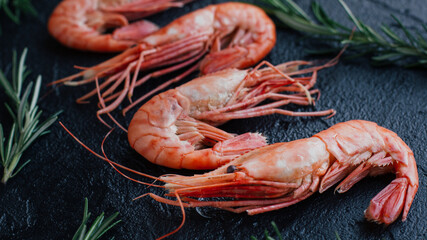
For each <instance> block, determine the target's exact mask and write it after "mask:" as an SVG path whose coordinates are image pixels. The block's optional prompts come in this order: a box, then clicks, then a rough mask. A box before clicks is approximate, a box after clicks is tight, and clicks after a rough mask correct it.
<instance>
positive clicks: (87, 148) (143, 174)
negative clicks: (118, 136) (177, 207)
mask: <svg viewBox="0 0 427 240" xmlns="http://www.w3.org/2000/svg"><path fill="white" fill-rule="evenodd" d="M59 124H60V125H61V126H62V128H64V130H65V131H66V132H67V133H68V134H70V136H71V137H72V138H74V140H76V141H77V142H78V143H79V144H80V145H81V146H82V147H84V148H86V150H88V151H89V152H90V153H92V154H93V155H95V156H96V157H98V158H100V159H102V160H104V161H106V162H108V163H109V164H110V165H112V166H113V168H114V169H115V170H116V171H117V172H119V173H120V174H121V175H123V176H124V177H126V178H128V179H130V180H132V181H135V182H138V183H141V184H144V185H149V186H155V187H160V188H164V186H159V185H155V184H150V183H146V182H142V181H138V180H136V179H133V178H131V177H129V176H127V175H126V174H124V173H122V172H120V171H119V170H118V169H117V168H116V167H119V168H121V169H124V170H126V171H129V172H131V173H135V174H137V175H140V176H143V177H147V178H151V179H154V180H160V181H162V182H165V181H164V180H161V179H159V178H157V177H154V176H151V175H148V174H145V173H142V172H138V171H136V170H133V169H131V168H128V167H125V166H123V165H121V164H119V163H116V162H114V161H111V160H110V159H108V158H107V157H106V156H105V153H104V150H103V146H101V148H102V151H103V154H104V156H105V157H103V156H101V155H99V154H98V153H96V152H95V151H94V150H92V149H90V148H89V147H88V146H86V145H85V144H84V143H83V142H82V141H80V140H79V139H78V138H77V137H76V136H74V134H73V133H71V131H70V130H68V129H67V128H66V127H65V125H64V124H63V123H62V122H61V121H60V122H59ZM113 130H114V129H112V130H110V131H109V132H108V133H107V135H106V136H105V138H104V140H103V141H102V144H104V141H105V139H106V138H107V137H108V135H109V134H110V133H111V132H112V131H113ZM114 166H116V167H114Z"/></svg>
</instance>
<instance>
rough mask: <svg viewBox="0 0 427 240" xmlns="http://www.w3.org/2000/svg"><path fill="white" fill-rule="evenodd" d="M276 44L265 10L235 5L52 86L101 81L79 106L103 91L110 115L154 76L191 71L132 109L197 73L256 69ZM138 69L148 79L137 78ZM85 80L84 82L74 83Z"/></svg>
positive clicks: (195, 17) (173, 27)
mask: <svg viewBox="0 0 427 240" xmlns="http://www.w3.org/2000/svg"><path fill="white" fill-rule="evenodd" d="M275 42H276V32H275V26H274V23H273V22H272V21H271V19H270V18H269V17H268V16H267V15H266V14H265V12H264V11H263V10H261V9H260V8H258V7H255V6H253V5H249V4H244V3H233V2H231V3H222V4H217V5H210V6H208V7H205V8H203V9H199V10H197V11H194V12H192V13H189V14H187V15H184V16H182V17H180V18H178V19H176V20H174V21H173V22H172V23H170V24H169V25H167V26H165V27H164V28H161V29H160V30H159V31H157V32H154V33H153V34H150V35H149V36H147V37H145V38H143V39H142V40H140V42H139V44H138V45H137V46H135V47H132V48H130V49H128V50H126V51H125V52H123V53H121V54H120V55H118V56H116V57H114V58H112V59H110V60H108V61H105V62H103V63H101V64H98V65H96V66H93V67H90V68H87V69H84V70H82V71H81V72H79V73H77V74H74V75H72V76H69V77H66V78H63V79H60V80H58V81H55V82H53V83H51V84H58V83H64V84H66V85H70V86H77V85H82V84H87V83H91V82H95V81H97V80H99V81H100V85H99V88H98V89H94V90H93V91H91V92H89V93H87V94H85V95H84V96H82V97H81V98H79V99H78V100H77V102H79V103H84V102H87V100H88V99H89V98H91V97H92V96H94V95H96V94H97V92H98V91H99V95H100V97H99V98H100V106H101V108H102V109H100V110H99V111H98V114H106V113H109V112H111V111H113V110H114V109H116V108H117V107H118V105H119V104H120V103H121V102H122V101H123V100H124V99H125V97H126V95H127V97H128V99H129V101H130V102H132V96H133V91H134V88H135V87H137V86H140V85H142V84H143V83H144V82H146V81H147V80H149V79H150V78H156V77H159V76H163V75H165V74H168V73H171V72H174V71H177V70H180V69H183V68H186V67H188V69H187V70H185V71H184V72H183V73H181V74H179V75H177V76H176V77H174V78H173V79H172V80H170V81H167V82H166V83H163V84H162V85H161V86H159V87H158V88H157V89H154V90H153V91H151V92H150V93H148V94H146V95H144V96H143V97H141V98H139V99H138V100H136V101H135V102H133V104H132V105H131V106H135V105H136V104H137V103H139V102H141V101H143V100H144V99H146V98H147V97H149V96H151V95H152V94H154V93H156V92H157V91H159V90H161V89H163V88H165V87H166V86H168V85H169V84H171V83H173V82H176V81H179V80H181V79H182V78H184V77H185V76H187V75H189V74H190V73H192V72H194V71H196V70H197V69H200V71H201V73H202V74H206V73H211V72H215V71H218V70H222V69H225V68H231V67H235V68H240V69H243V68H246V67H249V66H252V65H254V64H256V63H257V62H259V61H260V60H261V59H262V58H264V57H265V56H266V55H267V54H268V53H269V52H270V50H271V49H272V48H273V46H274V44H275ZM139 71H144V72H145V74H146V75H144V76H143V77H141V78H139V79H138V72H139ZM132 73H134V74H133V77H132V78H131V74H132ZM80 77H83V80H79V81H75V80H76V79H78V78H80ZM120 86H122V87H121V89H120ZM107 103H108V104H109V105H107ZM128 109H129V108H127V110H128ZM125 112H126V111H124V112H123V113H125Z"/></svg>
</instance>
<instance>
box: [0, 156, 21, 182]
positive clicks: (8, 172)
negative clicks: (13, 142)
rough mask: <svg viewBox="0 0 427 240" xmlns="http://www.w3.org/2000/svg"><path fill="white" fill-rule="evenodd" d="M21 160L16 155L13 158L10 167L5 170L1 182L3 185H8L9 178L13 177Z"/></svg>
mask: <svg viewBox="0 0 427 240" xmlns="http://www.w3.org/2000/svg"><path fill="white" fill-rule="evenodd" d="M19 159H20V156H19V155H15V156H14V157H13V160H12V162H11V163H10V164H9V165H8V167H5V168H4V171H3V178H2V179H1V182H2V183H3V184H6V182H7V180H9V178H10V177H11V176H12V173H13V171H14V170H15V168H16V166H17V165H18V162H19Z"/></svg>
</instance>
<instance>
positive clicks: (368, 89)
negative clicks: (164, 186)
mask: <svg viewBox="0 0 427 240" xmlns="http://www.w3.org/2000/svg"><path fill="white" fill-rule="evenodd" d="M33 2H34V4H35V7H36V8H37V10H38V11H39V16H38V17H37V18H24V19H23V24H21V25H20V26H16V25H14V24H12V23H11V22H10V21H9V20H7V19H5V17H4V16H3V14H2V16H1V17H0V22H1V25H2V27H3V35H2V36H0V46H1V54H0V56H1V57H0V67H1V69H10V66H11V65H10V59H11V56H12V50H13V49H16V50H18V51H19V52H21V51H22V49H23V48H24V47H29V53H28V54H29V56H28V61H27V63H28V65H29V67H30V68H31V70H32V71H33V75H32V76H33V77H34V76H35V74H42V75H43V83H45V84H47V83H48V82H50V81H53V80H55V79H58V78H60V77H64V76H67V75H69V74H72V73H74V72H76V71H75V70H74V69H73V67H72V66H73V65H74V64H77V65H85V66H89V65H93V64H95V63H98V62H100V61H101V60H104V59H107V58H108V57H110V56H112V55H108V54H93V53H84V52H78V51H75V50H71V49H68V48H65V47H63V46H61V45H59V44H58V43H57V42H56V41H55V40H53V39H52V38H51V37H50V36H49V35H48V32H47V30H46V22H47V19H48V17H49V14H50V12H51V11H52V10H53V8H54V6H55V5H56V4H57V2H59V1H49V0H39V1H33ZM217 2H221V1H197V2H194V3H191V4H189V5H187V6H185V7H184V8H182V9H172V10H170V11H168V12H167V13H161V14H158V15H156V16H155V17H152V18H150V19H152V20H153V21H155V22H157V23H159V24H161V25H164V24H166V23H168V22H169V21H171V20H172V19H174V18H176V17H178V16H181V15H183V14H185V13H187V12H190V11H192V10H195V9H198V8H200V7H203V6H206V5H208V4H210V3H217ZM298 2H301V5H302V6H303V8H304V9H305V10H308V9H309V8H308V7H309V1H308V0H305V1H298ZM347 2H348V5H349V6H350V7H351V9H353V11H354V13H355V14H356V16H360V18H361V19H362V20H364V21H366V23H368V24H369V25H373V26H378V25H379V24H380V23H386V24H391V23H392V20H391V18H390V17H389V15H390V14H395V15H396V16H398V17H399V18H401V19H402V21H403V23H404V24H405V25H409V26H419V25H420V24H419V23H420V22H424V23H427V16H426V13H427V5H426V4H425V2H424V1H416V0H410V1H403V0H401V1H385V0H381V1H380V0H369V1H355V0H353V1H350V0H348V1H347ZM423 2H424V3H423ZM321 4H322V5H323V6H325V9H326V11H327V12H329V13H330V14H331V15H332V16H333V17H336V18H339V19H347V18H346V17H345V14H344V11H343V10H342V9H341V8H340V7H339V5H338V3H337V1H326V0H324V1H321ZM347 23H348V24H350V23H349V22H347ZM309 46H312V45H311V43H310V41H309V40H307V39H304V38H302V35H300V34H298V33H295V32H294V31H291V30H283V29H279V30H278V42H277V45H276V46H275V48H274V49H273V51H272V52H271V54H270V55H269V56H268V57H267V59H268V60H269V61H271V62H272V63H274V64H278V63H281V62H284V61H287V60H294V59H313V58H314V57H310V56H307V55H305V54H304V49H305V48H307V47H309ZM368 62H369V61H368V59H367V58H362V59H360V60H358V61H351V62H350V61H346V62H341V63H339V64H338V65H337V66H335V67H333V68H330V69H326V70H323V71H321V72H320V74H319V81H318V84H317V87H318V88H319V89H320V90H321V91H322V98H321V100H320V101H319V102H318V103H317V106H316V109H319V110H321V109H327V108H335V109H336V110H337V112H338V113H337V115H336V116H335V117H333V118H332V119H328V120H323V119H319V118H290V117H284V116H267V117H260V118H256V119H246V120H239V121H231V122H229V123H227V124H226V125H224V126H223V129H225V130H227V131H230V132H235V133H243V132H246V131H259V132H262V133H264V134H265V135H266V136H268V138H269V140H270V142H281V141H291V140H295V139H300V138H305V137H310V136H311V135H313V134H314V133H317V132H319V131H321V130H324V129H326V128H328V127H329V126H332V125H333V124H335V123H338V122H342V121H347V120H351V119H365V120H371V121H375V122H377V123H379V124H380V125H382V126H384V127H386V128H389V129H391V130H393V131H395V132H396V133H397V134H398V135H399V136H401V138H402V139H403V140H404V141H405V142H406V143H407V144H408V145H409V146H410V147H411V148H412V149H413V151H414V154H415V157H416V159H417V162H418V171H419V177H420V188H419V191H418V194H417V195H416V197H415V200H414V203H413V205H412V209H411V211H410V213H409V217H408V220H407V221H406V222H401V221H400V220H399V221H397V222H396V223H394V224H392V225H391V226H389V227H387V228H385V227H383V226H380V225H376V224H373V223H369V222H367V221H366V220H365V219H364V217H363V211H364V209H365V208H366V207H367V205H368V203H369V200H370V199H371V198H372V197H373V196H375V194H377V193H378V192H379V191H380V190H381V189H383V188H384V187H385V186H386V185H387V184H388V183H389V182H390V181H391V180H392V179H393V178H394V176H393V175H387V176H380V177H376V178H368V179H365V180H363V181H361V182H360V183H358V184H357V185H356V186H355V187H353V188H352V189H351V190H350V191H349V192H347V193H345V194H341V195H340V194H334V193H333V191H332V190H329V191H327V192H325V193H324V194H315V195H314V196H312V197H311V198H309V199H307V200H305V201H303V202H301V203H299V204H297V205H294V206H291V207H288V208H286V209H281V210H278V211H275V212H270V213H266V214H262V215H258V216H247V215H246V214H233V213H229V212H224V211H218V210H212V209H199V210H195V209H189V210H187V211H186V213H187V220H186V223H185V226H184V227H183V228H182V229H181V230H180V231H179V232H178V233H177V234H175V235H173V236H172V237H171V239H249V237H250V236H251V235H253V236H256V237H257V238H259V239H263V238H264V237H263V232H264V229H270V230H271V225H270V222H271V221H275V222H276V224H277V225H278V226H279V229H280V231H281V232H282V234H283V236H284V237H285V239H305V238H307V239H335V231H336V232H338V233H339V234H340V236H341V237H342V239H427V230H426V226H427V224H426V215H425V211H426V209H427V206H426V204H427V200H426V193H427V189H426V185H425V182H426V180H427V177H426V174H427V166H426V164H427V152H426V147H425V146H426V142H427V124H426V123H427V121H426V117H427V104H426V99H427V78H426V71H425V70H408V69H403V68H400V67H396V66H389V67H383V68H374V67H372V66H370V65H369V63H368ZM154 86H156V83H151V84H150V85H147V87H148V88H147V89H149V88H153V87H154ZM89 89H90V87H89V86H87V87H81V88H65V87H62V88H55V89H54V91H53V92H51V93H50V94H48V95H47V97H46V98H44V99H43V100H42V101H41V102H40V107H41V109H43V111H44V112H45V113H46V115H47V114H51V113H53V112H55V111H57V110H60V109H62V110H63V111H64V112H63V113H62V114H61V116H60V120H61V121H62V122H64V123H65V124H66V125H67V126H68V127H69V128H70V129H71V130H72V131H73V132H74V133H75V134H76V135H77V136H79V137H80V138H81V140H83V141H84V142H85V143H87V145H89V146H90V147H92V148H94V149H97V150H99V147H100V144H101V141H102V138H103V136H104V135H105V134H106V132H107V129H106V128H105V127H104V126H103V125H101V124H100V123H99V122H98V121H97V119H96V117H95V115H94V114H95V111H96V106H95V105H94V104H89V105H78V104H76V103H75V102H74V99H76V98H77V97H79V96H80V95H81V94H82V93H84V92H86V91H87V90H89ZM43 91H44V92H48V91H49V88H47V87H44V89H43ZM145 91H146V90H145ZM142 92H144V90H140V91H139V93H140V94H142ZM4 100H5V96H4V94H0V102H4ZM300 110H305V109H300ZM0 113H1V114H0V120H1V122H2V123H5V124H6V125H10V121H9V120H8V119H9V116H8V115H7V113H6V111H5V108H4V106H3V105H1V106H0ZM130 117H131V115H129V116H128V117H127V118H126V119H123V118H119V119H120V120H121V121H122V122H125V123H128V122H129V121H130ZM51 130H52V132H51V134H49V135H47V136H45V137H43V138H42V139H40V140H39V141H37V142H36V143H35V144H34V145H33V146H32V147H31V148H30V149H29V150H28V151H27V152H26V154H25V155H24V158H26V159H28V158H31V159H32V162H31V163H30V165H28V166H27V167H25V168H24V169H23V170H22V172H21V173H20V174H19V176H18V177H16V178H14V179H12V180H10V181H9V182H8V184H7V185H6V186H3V185H1V186H0V239H70V238H71V236H72V235H73V233H74V232H75V230H76V229H77V227H78V225H79V224H80V221H81V218H82V211H83V199H84V197H88V198H89V207H90V211H91V212H92V213H94V214H96V215H98V214H99V213H101V211H106V213H107V214H112V213H113V212H115V211H120V218H121V219H122V220H123V222H122V223H120V224H119V225H118V226H117V227H115V228H114V229H113V230H112V231H111V232H109V233H108V236H110V237H111V236H115V237H116V239H153V238H155V237H160V236H162V235H164V234H166V233H168V232H170V231H172V230H173V229H174V228H175V227H177V226H178V225H179V224H180V222H181V213H180V210H179V208H177V207H173V206H166V205H164V204H159V203H157V202H155V201H153V200H151V199H149V198H143V199H140V200H137V201H132V198H134V197H137V196H139V195H140V194H143V193H146V192H149V191H151V192H154V193H157V194H161V191H159V190H157V189H146V188H145V187H143V186H141V185H138V184H136V183H133V182H130V181H129V180H126V179H124V178H123V177H122V176H120V175H119V174H117V173H116V172H115V171H114V170H113V169H112V168H111V167H110V166H109V165H107V164H106V163H105V162H103V161H101V160H99V159H97V158H95V157H93V156H92V155H91V154H90V153H88V152H87V151H85V150H83V148H82V147H81V146H79V145H78V144H77V143H76V142H75V141H74V140H72V139H71V138H70V137H69V136H68V135H67V133H66V132H65V131H64V130H63V129H62V128H61V127H60V126H59V124H55V125H54V126H53V127H52V129H51ZM105 149H106V151H107V153H108V155H109V156H110V157H111V158H112V159H114V160H116V161H117V162H120V163H123V164H125V165H127V166H129V167H132V168H134V169H137V170H139V171H142V172H145V173H149V174H152V175H155V176H159V175H161V174H165V173H180V174H193V173H194V172H191V171H178V170H171V169H167V168H163V167H158V166H155V165H153V164H150V163H148V162H147V161H146V160H144V159H143V158H142V157H140V156H138V154H136V153H135V152H134V151H133V150H132V149H131V148H130V147H129V146H128V143H127V140H126V135H125V134H123V133H122V132H120V131H115V132H114V133H113V134H112V136H111V137H110V138H109V139H108V141H107V143H106V145H105Z"/></svg>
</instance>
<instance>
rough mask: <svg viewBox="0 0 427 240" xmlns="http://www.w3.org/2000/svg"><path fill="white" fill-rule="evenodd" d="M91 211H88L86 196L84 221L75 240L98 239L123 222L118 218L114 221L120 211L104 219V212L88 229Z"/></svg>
mask: <svg viewBox="0 0 427 240" xmlns="http://www.w3.org/2000/svg"><path fill="white" fill-rule="evenodd" d="M90 215H91V213H90V212H88V200H87V198H85V208H84V212H83V221H82V224H80V227H79V228H78V229H77V232H76V233H75V234H74V236H73V240H96V239H99V238H100V237H101V236H102V235H103V234H104V233H105V232H107V231H108V230H110V229H111V228H112V227H114V226H115V225H116V224H118V223H119V222H121V220H117V221H115V222H114V223H113V221H114V219H115V218H116V217H117V216H118V215H119V212H116V213H114V214H113V215H111V216H110V217H108V218H107V219H104V212H102V213H101V215H99V216H98V217H97V218H96V219H95V221H94V222H93V223H92V225H91V226H90V228H89V229H87V222H88V220H89V218H90Z"/></svg>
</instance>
